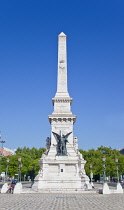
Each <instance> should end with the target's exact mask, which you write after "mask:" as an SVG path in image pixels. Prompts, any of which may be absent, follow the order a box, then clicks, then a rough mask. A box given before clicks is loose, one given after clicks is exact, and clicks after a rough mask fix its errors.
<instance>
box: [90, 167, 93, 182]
mask: <svg viewBox="0 0 124 210" xmlns="http://www.w3.org/2000/svg"><path fill="white" fill-rule="evenodd" d="M92 178H93V177H92V164H90V183H91V184H92Z"/></svg>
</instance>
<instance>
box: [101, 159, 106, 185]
mask: <svg viewBox="0 0 124 210" xmlns="http://www.w3.org/2000/svg"><path fill="white" fill-rule="evenodd" d="M102 161H103V171H104V178H103V179H104V183H106V167H105V161H106V157H102Z"/></svg>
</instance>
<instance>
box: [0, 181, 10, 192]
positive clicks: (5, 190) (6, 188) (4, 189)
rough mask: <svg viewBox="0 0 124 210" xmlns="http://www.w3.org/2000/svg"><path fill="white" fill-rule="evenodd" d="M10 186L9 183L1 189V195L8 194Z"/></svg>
mask: <svg viewBox="0 0 124 210" xmlns="http://www.w3.org/2000/svg"><path fill="white" fill-rule="evenodd" d="M8 188H9V186H8V183H5V184H4V185H3V186H2V188H1V193H7V190H8Z"/></svg>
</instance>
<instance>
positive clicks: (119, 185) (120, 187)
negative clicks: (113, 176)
mask: <svg viewBox="0 0 124 210" xmlns="http://www.w3.org/2000/svg"><path fill="white" fill-rule="evenodd" d="M116 192H117V193H123V188H122V186H121V184H120V183H117V187H116Z"/></svg>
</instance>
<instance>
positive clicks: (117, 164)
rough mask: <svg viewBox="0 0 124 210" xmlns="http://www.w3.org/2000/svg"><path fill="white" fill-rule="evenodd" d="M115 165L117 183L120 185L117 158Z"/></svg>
mask: <svg viewBox="0 0 124 210" xmlns="http://www.w3.org/2000/svg"><path fill="white" fill-rule="evenodd" d="M115 163H116V173H117V183H119V175H118V158H115Z"/></svg>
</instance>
